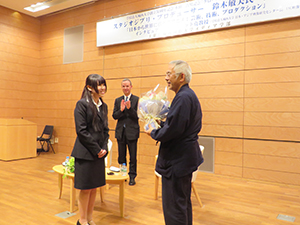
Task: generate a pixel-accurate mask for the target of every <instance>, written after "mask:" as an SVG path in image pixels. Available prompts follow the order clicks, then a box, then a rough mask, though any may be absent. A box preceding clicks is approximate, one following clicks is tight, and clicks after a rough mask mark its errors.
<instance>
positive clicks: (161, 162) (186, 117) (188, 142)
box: [151, 84, 203, 177]
mask: <svg viewBox="0 0 300 225" xmlns="http://www.w3.org/2000/svg"><path fill="white" fill-rule="evenodd" d="M161 126H162V127H161V128H159V129H155V130H152V132H151V137H152V138H153V139H155V140H157V141H160V147H159V153H158V159H157V162H156V168H155V170H156V171H157V172H158V173H160V174H161V175H162V176H165V177H170V176H171V175H172V174H174V175H175V176H176V177H183V176H186V175H188V174H190V173H192V172H193V171H195V170H197V168H198V166H199V165H200V164H201V163H202V162H203V158H202V154H201V152H200V149H199V144H198V133H199V132H200V130H201V127H202V112H201V106H200V103H199V100H198V98H197V96H196V94H195V93H194V91H193V90H192V89H190V88H189V86H188V84H185V85H183V86H182V87H181V88H180V90H179V91H178V93H177V94H176V95H175V97H174V99H173V101H172V104H171V107H170V110H169V112H168V115H167V119H166V121H165V122H162V124H161Z"/></svg>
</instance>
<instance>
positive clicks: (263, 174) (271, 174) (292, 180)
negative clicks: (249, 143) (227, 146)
mask: <svg viewBox="0 0 300 225" xmlns="http://www.w3.org/2000/svg"><path fill="white" fill-rule="evenodd" d="M243 177H245V178H249V179H254V180H262V181H268V182H276V183H283V184H293V185H300V175H299V173H288V172H279V171H270V170H261V169H253V168H244V169H243Z"/></svg>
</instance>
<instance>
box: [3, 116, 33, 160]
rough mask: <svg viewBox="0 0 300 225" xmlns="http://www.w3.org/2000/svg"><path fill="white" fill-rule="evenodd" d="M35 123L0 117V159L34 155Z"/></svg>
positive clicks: (22, 157)
mask: <svg viewBox="0 0 300 225" xmlns="http://www.w3.org/2000/svg"><path fill="white" fill-rule="evenodd" d="M36 138H37V125H36V124H35V123H33V122H30V121H28V120H23V119H0V160H5V161H9V160H15V159H24V158H31V157H36Z"/></svg>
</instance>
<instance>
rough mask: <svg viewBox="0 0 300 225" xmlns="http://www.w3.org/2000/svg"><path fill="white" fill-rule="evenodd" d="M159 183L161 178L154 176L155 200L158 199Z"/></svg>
mask: <svg viewBox="0 0 300 225" xmlns="http://www.w3.org/2000/svg"><path fill="white" fill-rule="evenodd" d="M158 183H159V177H158V176H156V175H155V174H154V199H155V200H157V199H158Z"/></svg>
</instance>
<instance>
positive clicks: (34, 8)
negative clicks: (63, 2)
mask: <svg viewBox="0 0 300 225" xmlns="http://www.w3.org/2000/svg"><path fill="white" fill-rule="evenodd" d="M47 2H48V1H45V2H38V3H36V4H32V5H31V6H28V7H25V8H24V9H25V10H27V11H30V12H37V11H41V10H44V9H47V8H49V7H50V6H49V5H47Z"/></svg>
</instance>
